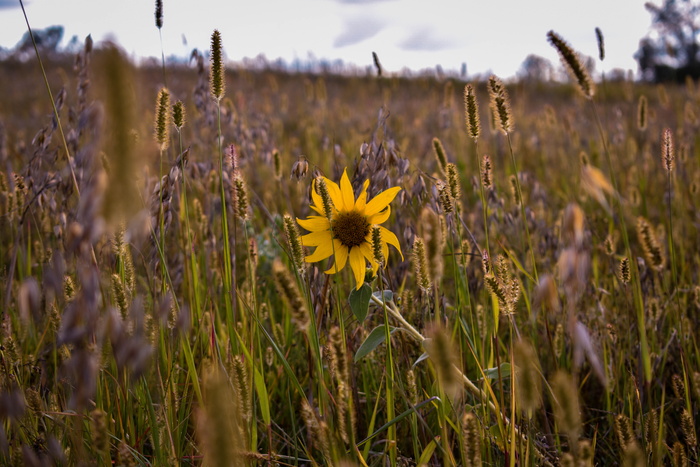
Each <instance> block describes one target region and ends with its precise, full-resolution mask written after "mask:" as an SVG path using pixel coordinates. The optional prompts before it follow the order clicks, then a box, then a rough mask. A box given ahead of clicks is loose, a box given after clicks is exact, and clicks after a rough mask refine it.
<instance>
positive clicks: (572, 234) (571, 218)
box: [562, 203, 586, 248]
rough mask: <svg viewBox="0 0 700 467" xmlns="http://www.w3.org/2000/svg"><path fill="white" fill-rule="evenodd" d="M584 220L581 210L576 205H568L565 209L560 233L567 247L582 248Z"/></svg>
mask: <svg viewBox="0 0 700 467" xmlns="http://www.w3.org/2000/svg"><path fill="white" fill-rule="evenodd" d="M585 220H586V219H585V217H584V214H583V209H581V207H580V206H579V205H578V204H576V203H570V204H569V205H568V206H567V207H566V210H565V211H564V222H563V226H562V230H563V232H562V233H563V237H564V242H565V243H566V244H567V245H569V246H574V247H577V248H580V247H582V246H583V239H584V230H583V229H584V223H585Z"/></svg>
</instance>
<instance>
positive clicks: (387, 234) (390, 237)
mask: <svg viewBox="0 0 700 467" xmlns="http://www.w3.org/2000/svg"><path fill="white" fill-rule="evenodd" d="M378 227H379V232H380V234H381V236H382V242H386V243H388V244H389V245H391V246H393V247H394V248H396V249H397V250H399V254H400V255H401V260H402V261H403V253H401V245H400V244H399V239H398V238H396V235H394V232H392V231H391V230H387V229H385V228H384V227H382V226H381V225H380V226H378Z"/></svg>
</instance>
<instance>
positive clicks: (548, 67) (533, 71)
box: [518, 54, 554, 81]
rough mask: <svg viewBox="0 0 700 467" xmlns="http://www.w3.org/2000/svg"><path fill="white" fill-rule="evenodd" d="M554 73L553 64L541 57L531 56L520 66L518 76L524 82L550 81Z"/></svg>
mask: <svg viewBox="0 0 700 467" xmlns="http://www.w3.org/2000/svg"><path fill="white" fill-rule="evenodd" d="M553 73H554V66H553V65H552V62H550V61H549V60H547V59H546V58H544V57H540V56H539V55H534V54H530V55H528V56H527V57H525V60H523V63H522V65H520V70H519V71H518V76H519V77H520V79H522V80H523V81H549V80H550V79H551V78H552V74H553Z"/></svg>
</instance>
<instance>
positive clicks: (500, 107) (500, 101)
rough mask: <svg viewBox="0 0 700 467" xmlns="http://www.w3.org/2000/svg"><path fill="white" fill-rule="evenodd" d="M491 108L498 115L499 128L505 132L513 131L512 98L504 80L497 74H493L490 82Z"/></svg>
mask: <svg viewBox="0 0 700 467" xmlns="http://www.w3.org/2000/svg"><path fill="white" fill-rule="evenodd" d="M488 88H489V97H490V102H491V109H492V110H493V113H494V115H495V116H496V123H497V125H498V128H499V129H500V130H501V131H503V133H506V134H507V133H510V132H511V131H513V119H512V116H511V111H510V99H509V98H508V91H507V90H506V87H505V86H504V84H503V82H502V81H501V80H500V79H499V78H498V77H496V76H494V75H491V77H490V78H489V82H488Z"/></svg>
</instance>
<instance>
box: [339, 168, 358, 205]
mask: <svg viewBox="0 0 700 467" xmlns="http://www.w3.org/2000/svg"><path fill="white" fill-rule="evenodd" d="M340 193H341V195H342V196H343V204H344V205H345V209H346V210H348V211H351V210H353V209H355V193H354V192H353V191H352V184H351V183H350V178H348V169H347V168H346V169H345V170H343V176H342V177H340Z"/></svg>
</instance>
